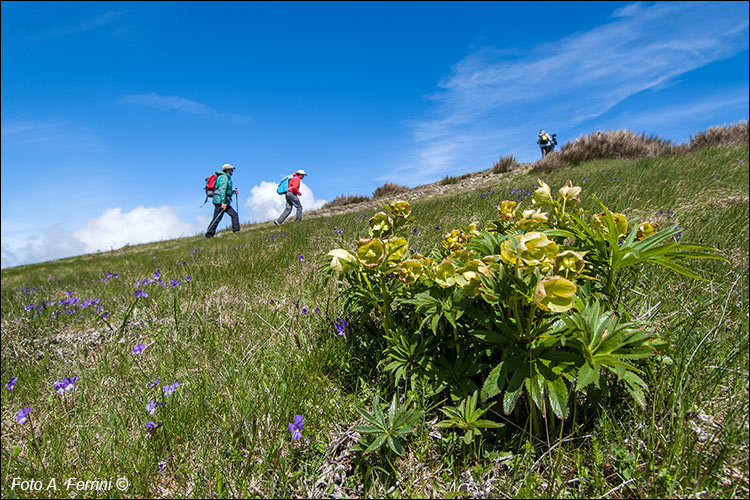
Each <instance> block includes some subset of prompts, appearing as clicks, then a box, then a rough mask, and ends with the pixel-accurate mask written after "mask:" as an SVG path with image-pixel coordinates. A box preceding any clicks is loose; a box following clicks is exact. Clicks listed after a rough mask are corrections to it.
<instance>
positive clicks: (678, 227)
mask: <svg viewBox="0 0 750 500" xmlns="http://www.w3.org/2000/svg"><path fill="white" fill-rule="evenodd" d="M677 229H682V228H681V227H680V226H677ZM675 238H677V239H678V240H679V239H680V238H682V231H680V232H679V233H677V234H676V235H675Z"/></svg>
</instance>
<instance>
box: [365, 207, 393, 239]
mask: <svg viewBox="0 0 750 500" xmlns="http://www.w3.org/2000/svg"><path fill="white" fill-rule="evenodd" d="M392 229H393V219H391V218H390V217H389V216H388V214H386V213H385V212H378V213H376V214H375V215H373V216H372V219H370V236H372V237H374V238H382V237H383V236H387V235H388V233H390V232H391V230H392Z"/></svg>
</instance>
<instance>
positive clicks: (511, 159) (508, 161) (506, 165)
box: [492, 154, 520, 174]
mask: <svg viewBox="0 0 750 500" xmlns="http://www.w3.org/2000/svg"><path fill="white" fill-rule="evenodd" d="M518 167H520V164H519V163H518V160H516V157H515V156H513V155H512V154H510V155H505V156H503V157H502V158H500V159H499V160H497V161H496V162H495V165H493V166H492V173H493V174H505V173H507V172H510V171H511V170H515V169H517V168H518Z"/></svg>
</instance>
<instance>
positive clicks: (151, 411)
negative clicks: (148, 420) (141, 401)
mask: <svg viewBox="0 0 750 500" xmlns="http://www.w3.org/2000/svg"><path fill="white" fill-rule="evenodd" d="M160 406H164V403H157V402H155V401H151V402H150V403H149V404H147V405H146V411H147V412H148V414H149V415H153V414H154V412H155V411H156V409H157V408H158V407H160Z"/></svg>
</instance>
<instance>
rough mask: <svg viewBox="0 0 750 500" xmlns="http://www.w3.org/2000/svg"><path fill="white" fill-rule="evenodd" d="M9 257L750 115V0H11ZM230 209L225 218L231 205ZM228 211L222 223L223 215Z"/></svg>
mask: <svg viewBox="0 0 750 500" xmlns="http://www.w3.org/2000/svg"><path fill="white" fill-rule="evenodd" d="M1 8H2V13H1V14H2V15H1V16H0V20H1V23H2V31H1V36H2V43H1V45H0V49H1V51H2V59H1V62H0V64H1V65H2V72H1V73H0V76H1V78H2V85H0V90H1V106H0V115H1V119H2V143H1V144H2V148H1V149H2V152H1V153H2V154H1V156H2V158H1V159H2V169H1V170H0V171H1V174H2V179H1V182H0V187H1V189H2V198H1V199H0V203H1V204H2V206H1V208H2V267H9V266H16V265H20V264H26V263H33V262H40V261H45V260H50V259H55V258H60V257H65V256H70V255H78V254H82V253H87V252H96V251H97V250H102V251H105V250H110V249H112V248H119V247H121V246H123V245H125V244H126V243H130V244H137V243H145V242H151V241H158V240H162V239H169V238H175V237H179V236H184V235H185V236H186V235H195V234H199V233H201V232H202V231H204V230H205V227H206V225H207V224H208V222H209V220H210V216H211V215H212V208H213V207H212V206H211V204H210V203H209V204H207V205H205V206H203V207H200V204H201V203H202V202H203V195H202V190H201V188H202V184H203V180H204V179H205V177H207V176H208V175H210V174H211V173H212V172H213V171H214V170H215V169H217V168H220V166H221V165H222V164H224V163H227V162H229V163H232V164H234V165H235V166H236V167H237V170H236V172H235V175H234V185H235V187H237V188H238V189H239V191H240V193H239V200H238V202H237V204H236V205H235V206H236V207H237V208H238V210H239V214H240V218H241V220H242V221H243V222H250V221H267V220H270V219H271V218H273V217H276V216H277V215H278V214H279V213H280V212H281V210H282V209H283V202H282V200H281V197H280V196H278V195H276V194H275V192H274V189H275V185H276V183H277V182H278V180H279V179H280V178H281V177H282V176H283V175H285V174H289V173H291V172H294V171H295V170H296V169H298V168H303V169H305V170H306V171H307V173H308V174H309V175H308V177H306V178H305V181H304V187H303V196H302V198H301V201H302V204H303V206H304V207H305V209H306V210H309V209H313V208H316V207H319V206H320V205H321V204H323V203H325V202H326V201H330V200H332V199H333V198H335V197H336V196H338V195H341V194H360V195H367V196H369V195H371V194H372V192H373V191H374V190H375V189H376V188H377V187H379V186H381V185H383V184H385V183H386V182H394V183H398V184H403V185H405V186H409V187H413V186H416V185H419V184H425V183H429V182H434V181H437V180H440V179H442V178H444V177H445V176H447V175H458V174H462V173H465V172H472V171H478V170H483V169H487V168H490V167H491V166H492V165H493V163H494V162H495V161H496V160H497V159H498V158H500V157H502V156H504V155H507V154H513V155H515V156H516V158H517V159H519V160H520V161H522V162H531V161H535V160H536V159H538V158H539V156H540V155H539V150H538V148H537V146H536V144H535V140H536V135H537V133H538V131H539V129H540V128H544V129H545V130H547V131H548V132H555V133H557V134H558V140H559V141H560V143H561V144H563V143H565V142H568V141H571V140H574V139H576V138H577V137H579V136H581V135H583V134H589V133H591V132H593V131H595V130H610V129H629V130H633V131H635V132H637V133H640V132H646V133H647V134H652V133H653V134H656V135H658V136H660V137H663V138H665V139H669V140H672V141H673V142H676V143H682V142H686V141H688V140H689V138H690V136H691V135H695V134H696V133H698V132H700V131H703V130H705V129H707V128H708V127H711V126H717V125H724V124H732V123H736V122H738V121H741V120H746V119H747V118H748V107H749V105H748V93H749V92H748V73H749V71H750V70H749V68H748V45H749V42H748V3H747V2H726V3H725V2H705V3H703V2H686V3H680V2H636V3H630V2H435V3H432V2H414V3H412V2H403V3H402V2H382V3H380V2H361V3H359V2H358V3H346V2H332V3H326V2H322V3H317V2H300V3H296V2H279V3H263V2H5V1H3V2H2V7H1ZM225 218H226V217H225ZM227 223H228V221H222V224H221V226H220V227H221V228H223V227H226V225H227Z"/></svg>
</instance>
